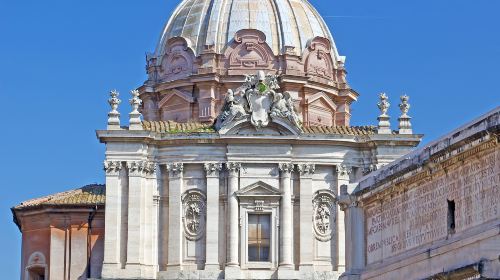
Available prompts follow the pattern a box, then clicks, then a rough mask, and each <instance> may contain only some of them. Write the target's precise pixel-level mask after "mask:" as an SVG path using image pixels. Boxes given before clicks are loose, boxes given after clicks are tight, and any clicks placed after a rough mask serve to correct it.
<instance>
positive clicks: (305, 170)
mask: <svg viewBox="0 0 500 280" xmlns="http://www.w3.org/2000/svg"><path fill="white" fill-rule="evenodd" d="M297 170H298V171H299V173H300V176H312V175H313V174H314V172H315V171H316V165H315V164H314V163H301V164H297Z"/></svg>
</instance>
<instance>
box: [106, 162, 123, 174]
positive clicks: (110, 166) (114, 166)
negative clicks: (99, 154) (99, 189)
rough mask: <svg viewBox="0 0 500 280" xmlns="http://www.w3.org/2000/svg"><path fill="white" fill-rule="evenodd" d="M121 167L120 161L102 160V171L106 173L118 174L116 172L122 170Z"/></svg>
mask: <svg viewBox="0 0 500 280" xmlns="http://www.w3.org/2000/svg"><path fill="white" fill-rule="evenodd" d="M122 167H123V166H122V162H121V161H111V160H107V161H104V171H106V174H110V175H118V173H120V170H122Z"/></svg>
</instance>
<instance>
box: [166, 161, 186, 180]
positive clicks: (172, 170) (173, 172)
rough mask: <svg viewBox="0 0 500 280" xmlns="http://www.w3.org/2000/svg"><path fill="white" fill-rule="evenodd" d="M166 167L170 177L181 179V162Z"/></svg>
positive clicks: (182, 167) (168, 164) (182, 168)
mask: <svg viewBox="0 0 500 280" xmlns="http://www.w3.org/2000/svg"><path fill="white" fill-rule="evenodd" d="M166 167H167V171H168V174H169V176H170V177H181V176H182V171H184V164H183V163H182V162H173V163H167V164H166Z"/></svg>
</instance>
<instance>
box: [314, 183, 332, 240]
mask: <svg viewBox="0 0 500 280" xmlns="http://www.w3.org/2000/svg"><path fill="white" fill-rule="evenodd" d="M335 205H336V198H335V194H334V193H333V192H332V191H330V190H320V191H317V192H316V193H315V194H314V199H313V206H314V212H313V213H314V214H313V215H314V217H313V227H314V235H315V236H316V238H317V239H318V240H320V241H324V242H326V241H330V240H331V239H332V235H333V227H334V224H335V222H336V221H337V219H336V215H335V213H336V209H335Z"/></svg>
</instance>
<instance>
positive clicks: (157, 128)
mask: <svg viewBox="0 0 500 280" xmlns="http://www.w3.org/2000/svg"><path fill="white" fill-rule="evenodd" d="M142 126H143V128H144V130H146V131H152V132H158V133H168V134H176V133H217V132H216V131H215V128H214V127H213V126H212V125H207V124H203V123H197V122H190V123H177V122H173V121H144V122H143V123H142ZM302 132H303V133H304V134H325V135H353V136H357V135H374V134H376V132H377V128H376V127H375V126H311V127H303V128H302Z"/></svg>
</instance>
